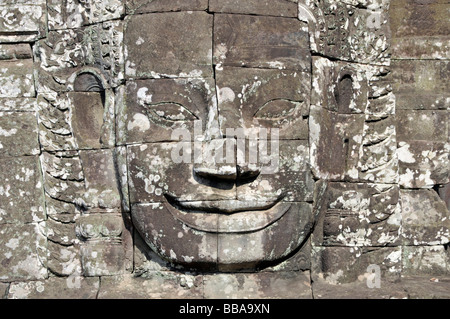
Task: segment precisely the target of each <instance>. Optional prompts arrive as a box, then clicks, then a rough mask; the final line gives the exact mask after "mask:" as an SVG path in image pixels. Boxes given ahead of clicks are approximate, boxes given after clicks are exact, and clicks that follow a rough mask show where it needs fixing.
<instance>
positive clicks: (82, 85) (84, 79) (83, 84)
mask: <svg viewBox="0 0 450 319" xmlns="http://www.w3.org/2000/svg"><path fill="white" fill-rule="evenodd" d="M73 88H74V91H76V92H103V91H104V90H105V89H104V88H103V85H102V81H101V80H100V79H99V78H98V77H97V76H96V75H94V74H92V73H81V74H79V75H78V76H77V77H76V79H75V82H74V85H73Z"/></svg>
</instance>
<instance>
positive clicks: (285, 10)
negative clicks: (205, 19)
mask: <svg viewBox="0 0 450 319" xmlns="http://www.w3.org/2000/svg"><path fill="white" fill-rule="evenodd" d="M297 6H298V4H297V0H294V1H292V0H274V1H271V2H261V1H258V0H244V1H240V0H225V1H223V0H210V1H209V10H210V11H211V12H224V13H239V14H252V15H269V16H280V17H297V14H298V13H297V11H298V9H297Z"/></svg>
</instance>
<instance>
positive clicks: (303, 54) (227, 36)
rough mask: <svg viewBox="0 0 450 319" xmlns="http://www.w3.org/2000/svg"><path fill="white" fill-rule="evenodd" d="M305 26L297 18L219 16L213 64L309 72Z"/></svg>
mask: <svg viewBox="0 0 450 319" xmlns="http://www.w3.org/2000/svg"><path fill="white" fill-rule="evenodd" d="M303 26H304V24H303V23H302V22H301V21H299V20H298V19H281V18H276V17H258V16H245V15H225V14H224V15H222V14H216V15H215V16H214V64H216V65H218V66H219V67H220V66H222V65H224V66H238V67H252V68H273V69H281V70H297V71H304V72H309V71H310V63H309V61H310V60H311V54H310V50H309V43H308V33H307V31H304V30H303V28H302V27H303ZM216 68H217V66H216Z"/></svg>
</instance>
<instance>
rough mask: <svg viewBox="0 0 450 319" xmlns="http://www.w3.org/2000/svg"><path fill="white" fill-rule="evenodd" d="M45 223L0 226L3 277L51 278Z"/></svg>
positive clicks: (7, 280) (12, 278) (3, 279)
mask: <svg viewBox="0 0 450 319" xmlns="http://www.w3.org/2000/svg"><path fill="white" fill-rule="evenodd" d="M44 229H45V224H44V223H29V224H24V225H19V224H2V225H0V251H1V254H0V255H1V260H0V264H1V265H2V267H1V268H0V280H2V281H3V282H11V281H20V280H40V279H45V278H47V277H48V272H47V268H46V260H47V251H46V237H45V236H44Z"/></svg>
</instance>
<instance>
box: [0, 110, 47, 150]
mask: <svg viewBox="0 0 450 319" xmlns="http://www.w3.org/2000/svg"><path fill="white" fill-rule="evenodd" d="M39 152H40V146H39V141H38V126H37V118H36V114H35V113H31V112H0V158H2V157H10V156H11V157H18V156H24V155H38V154H39Z"/></svg>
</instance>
